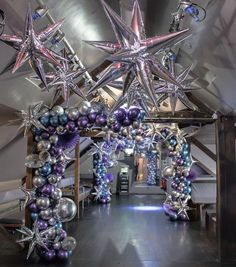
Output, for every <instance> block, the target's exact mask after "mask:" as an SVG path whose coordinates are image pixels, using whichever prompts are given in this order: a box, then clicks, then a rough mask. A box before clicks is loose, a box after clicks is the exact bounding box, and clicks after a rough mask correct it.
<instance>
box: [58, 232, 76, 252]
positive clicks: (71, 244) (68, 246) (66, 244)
mask: <svg viewBox="0 0 236 267" xmlns="http://www.w3.org/2000/svg"><path fill="white" fill-rule="evenodd" d="M61 246H62V248H63V249H64V250H67V251H72V250H74V249H75V248H76V240H75V238H74V237H72V236H68V237H66V238H65V239H64V240H63V241H62V243H61Z"/></svg>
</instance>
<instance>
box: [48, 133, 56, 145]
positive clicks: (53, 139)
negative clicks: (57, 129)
mask: <svg viewBox="0 0 236 267" xmlns="http://www.w3.org/2000/svg"><path fill="white" fill-rule="evenodd" d="M49 141H50V142H51V143H52V144H54V145H56V144H57V142H58V135H56V134H54V135H51V136H50V137H49Z"/></svg>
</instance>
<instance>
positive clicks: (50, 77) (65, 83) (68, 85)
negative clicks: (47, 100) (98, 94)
mask: <svg viewBox="0 0 236 267" xmlns="http://www.w3.org/2000/svg"><path fill="white" fill-rule="evenodd" d="M61 65H62V66H61V67H57V69H56V71H55V72H49V73H47V74H45V79H46V83H47V87H45V88H43V90H42V91H49V90H50V88H55V87H56V91H55V94H54V96H53V99H52V103H51V106H53V105H54V104H55V102H56V101H57V99H58V98H59V97H62V98H63V99H64V101H65V102H66V105H67V106H68V101H69V97H70V94H71V92H73V93H75V94H76V95H78V96H80V97H81V98H83V99H84V100H86V97H85V95H84V94H83V92H82V91H81V89H80V88H79V87H78V85H77V84H76V82H75V80H76V79H78V78H80V77H81V76H82V75H83V74H84V73H85V71H86V70H85V69H77V70H71V69H70V67H69V60H68V59H67V58H66V54H65V52H64V60H62V63H61ZM31 79H35V80H38V77H37V76H32V77H31Z"/></svg>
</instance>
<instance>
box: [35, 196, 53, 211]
mask: <svg viewBox="0 0 236 267" xmlns="http://www.w3.org/2000/svg"><path fill="white" fill-rule="evenodd" d="M36 204H37V206H38V208H39V209H41V210H46V209H47V208H49V206H50V200H49V198H47V197H39V198H37V199H36Z"/></svg>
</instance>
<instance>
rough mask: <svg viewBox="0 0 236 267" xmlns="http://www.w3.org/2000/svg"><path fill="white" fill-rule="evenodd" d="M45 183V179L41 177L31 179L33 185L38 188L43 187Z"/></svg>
mask: <svg viewBox="0 0 236 267" xmlns="http://www.w3.org/2000/svg"><path fill="white" fill-rule="evenodd" d="M45 183H46V178H44V177H42V176H34V177H33V185H34V186H35V187H36V188H38V187H41V186H43V185H44V184H45Z"/></svg>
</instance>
